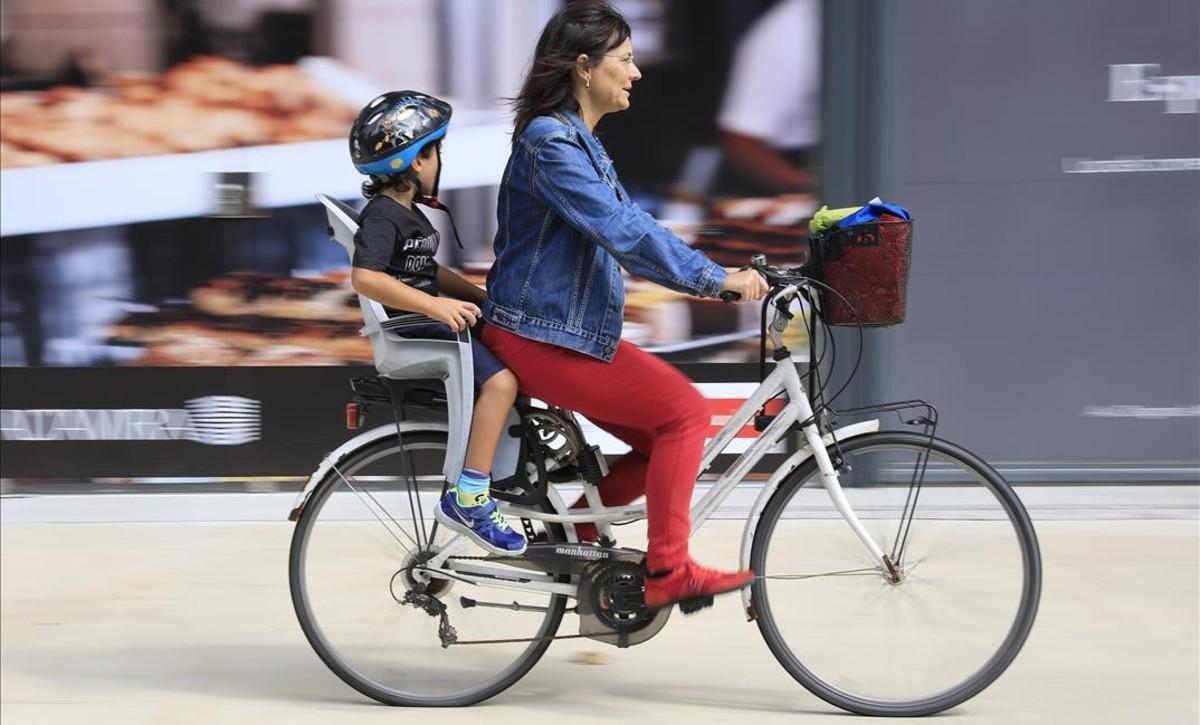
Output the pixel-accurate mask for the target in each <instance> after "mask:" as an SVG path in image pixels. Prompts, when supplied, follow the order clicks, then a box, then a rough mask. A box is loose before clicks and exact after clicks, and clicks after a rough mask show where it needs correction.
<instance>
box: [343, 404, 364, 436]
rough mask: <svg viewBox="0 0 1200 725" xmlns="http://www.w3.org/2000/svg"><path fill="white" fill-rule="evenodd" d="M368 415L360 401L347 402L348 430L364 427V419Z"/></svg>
mask: <svg viewBox="0 0 1200 725" xmlns="http://www.w3.org/2000/svg"><path fill="white" fill-rule="evenodd" d="M365 418H366V415H365V413H364V411H363V409H362V406H361V405H359V404H358V403H353V402H351V403H346V430H358V429H359V428H362V425H363V419H365Z"/></svg>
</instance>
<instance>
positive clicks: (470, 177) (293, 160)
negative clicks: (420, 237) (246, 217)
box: [0, 113, 512, 237]
mask: <svg viewBox="0 0 1200 725" xmlns="http://www.w3.org/2000/svg"><path fill="white" fill-rule="evenodd" d="M460 116H466V118H461V117H460ZM511 133H512V126H511V122H510V121H509V120H508V119H507V118H504V117H503V116H501V115H500V114H498V113H479V114H474V116H471V115H468V114H459V115H456V117H455V123H454V125H453V128H452V133H451V134H450V135H449V136H448V137H447V139H446V149H445V154H446V161H447V163H446V170H445V172H444V173H443V174H442V179H441V188H442V189H443V190H450V189H465V188H471V187H478V186H492V185H496V184H499V183H500V176H501V175H502V174H503V172H504V165H505V164H506V163H507V161H508V154H509V146H510V138H511ZM222 172H253V173H255V174H256V177H255V180H254V194H255V197H254V200H255V203H256V204H257V205H258V206H259V207H262V208H274V207H283V206H294V205H296V204H309V203H315V201H314V199H313V195H314V194H318V193H321V194H329V195H330V196H332V197H334V198H340V199H351V198H355V197H357V196H359V193H360V192H359V188H360V186H361V184H362V177H361V176H360V175H359V174H358V173H356V172H355V171H354V167H353V166H351V164H350V153H349V149H348V147H347V142H346V140H345V139H332V140H329V141H312V142H306V143H295V144H278V145H272V146H249V147H243V148H233V149H222V150H219V151H201V152H197V153H188V154H167V155H162V156H145V157H138V158H129V159H116V160H112V161H91V162H81V163H73V164H55V165H52V166H37V167H32V168H26V169H8V170H5V171H0V236H4V237H7V236H12V235H16V234H37V233H44V232H52V231H63V230H68V229H86V228H91V227H105V226H115V225H121V224H132V223H137V222H146V221H158V220H163V219H181V218H186V217H199V216H206V215H208V214H211V213H212V210H213V209H214V206H215V190H214V188H213V184H214V181H215V177H214V175H215V174H218V173H222Z"/></svg>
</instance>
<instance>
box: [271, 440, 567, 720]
mask: <svg viewBox="0 0 1200 725" xmlns="http://www.w3.org/2000/svg"><path fill="white" fill-rule="evenodd" d="M406 448H407V450H408V451H409V452H410V453H411V454H412V462H411V464H410V465H411V466H412V470H415V471H416V472H417V478H418V480H419V481H420V483H421V491H420V494H419V496H418V497H416V498H415V499H414V498H410V497H409V496H408V494H407V489H406V487H405V485H404V482H403V478H402V477H400V476H396V475H395V473H394V472H395V471H396V470H404V469H399V468H398V466H399V465H400V464H401V459H402V456H401V455H400V448H399V446H398V444H396V443H395V442H394V441H385V442H383V443H382V444H376V445H375V446H373V447H371V448H370V449H368V450H365V451H364V452H362V453H361V454H358V455H352V456H350V457H348V458H347V460H346V461H345V463H344V464H343V465H342V466H340V467H339V469H338V470H337V471H331V472H330V474H329V476H328V477H327V480H326V481H324V482H323V483H322V484H320V485H318V487H317V489H316V490H314V492H313V495H312V497H311V498H310V500H309V502H308V503H307V505H306V507H305V512H304V517H303V519H302V520H301V523H300V525H299V526H298V528H297V531H296V538H295V540H294V541H293V548H292V594H293V600H294V603H295V605H296V610H297V614H298V616H299V617H300V620H301V624H302V626H303V628H304V630H305V634H306V635H307V636H308V638H309V641H310V642H311V643H312V645H313V647H314V649H315V650H316V651H317V653H318V654H319V655H320V656H321V658H322V660H324V661H325V663H326V664H327V665H328V666H329V667H330V668H331V669H332V670H333V671H334V672H335V673H336V674H338V675H339V676H340V677H341V678H342V679H343V680H345V681H346V682H347V683H349V684H350V685H351V686H353V687H355V688H356V689H358V690H359V691H360V692H363V693H364V694H367V695H369V696H371V697H373V698H375V699H378V700H380V701H383V702H387V703H390V704H402V705H461V704H468V703H470V702H476V701H478V700H481V699H485V698H487V697H490V696H492V695H494V694H495V693H497V692H499V691H501V690H503V689H504V688H505V687H507V686H509V685H511V684H512V682H515V681H516V680H517V679H519V678H520V677H521V676H522V675H523V674H524V673H525V672H526V671H528V669H529V668H530V667H532V665H533V663H534V662H536V660H537V659H538V658H539V657H540V656H541V654H542V652H544V651H545V648H546V646H547V645H548V644H549V643H548V641H541V642H527V643H520V644H496V645H478V646H451V647H449V648H443V647H442V646H441V642H440V640H439V638H438V634H437V633H438V623H439V619H438V618H437V617H436V616H430V615H429V614H427V613H426V612H425V611H423V610H421V609H419V608H417V607H414V606H411V605H406V604H400V603H398V602H397V599H402V598H403V595H404V592H405V591H407V589H409V588H411V587H412V585H413V584H414V583H419V580H420V577H414V576H412V574H413V573H412V572H411V571H404V569H403V567H404V566H405V564H406V562H407V563H411V562H412V561H413V559H414V558H415V553H414V552H415V551H416V546H415V540H425V539H426V538H427V537H428V536H429V535H430V534H432V533H433V529H434V527H433V517H432V512H433V506H434V505H436V502H437V498H438V495H439V494H440V490H441V484H442V478H441V467H442V461H443V460H444V456H445V448H446V445H445V439H444V436H437V435H432V436H428V435H427V436H421V437H418V436H412V435H410V436H408V441H407V446H406ZM389 471H390V473H389ZM410 501H412V502H414V503H415V504H416V505H415V506H414V505H412V504H410ZM414 508H419V509H420V510H421V511H422V512H423V515H424V516H423V518H424V520H425V535H424V536H422V535H420V534H419V533H418V532H419V531H420V526H419V525H417V524H416V523H414V522H413V519H412V515H411V511H412V510H413V509H414ZM513 523H515V524H517V525H519V523H518V522H513ZM389 529H391V530H390V531H389ZM451 536H453V532H449V531H447V530H446V528H445V527H442V526H438V527H437V530H436V535H434V542H435V544H442V543H444V542H446V541H447V540H448V539H449V538H450V537H451ZM459 553H460V554H461V555H466V556H483V555H485V552H484V551H482V550H481V549H478V548H476V547H474V546H472V545H466V546H463V547H462V548H461V549H460V551H459ZM433 586H434V587H435V588H437V589H438V591H436V592H435V591H429V593H431V594H434V596H436V597H437V598H438V600H439V601H441V602H442V603H443V604H444V605H445V606H446V609H447V615H448V618H449V622H450V624H451V625H452V626H453V627H455V628H456V630H457V631H458V637H459V639H460V640H475V639H505V638H530V637H545V636H547V635H552V634H553V633H554V631H555V630H556V629H557V627H558V623H559V621H560V620H561V617H562V612H563V608H564V597H561V596H550V595H541V594H527V593H525V592H516V591H502V590H498V589H491V588H483V587H477V586H475V585H472V584H469V583H465V582H455V583H454V584H453V585H451V586H449V587H445V586H444V585H439V584H437V583H436V582H434V583H433ZM463 596H468V597H471V598H472V599H475V600H477V601H481V602H495V603H505V604H510V603H512V602H514V601H517V602H520V603H521V604H525V605H530V606H541V607H546V608H547V611H546V612H545V613H534V612H513V611H511V610H502V609H497V608H486V607H479V606H475V607H470V608H464V607H463V606H462V601H461V597H463Z"/></svg>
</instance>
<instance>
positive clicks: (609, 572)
mask: <svg viewBox="0 0 1200 725" xmlns="http://www.w3.org/2000/svg"><path fill="white" fill-rule="evenodd" d="M645 588H646V567H645V565H644V564H643V562H642V561H633V560H630V559H615V560H610V561H603V562H596V563H594V564H589V565H588V566H587V567H586V568H585V569H584V571H583V573H582V575H580V578H579V600H578V607H577V609H578V612H579V633H580V634H582V635H584V636H586V637H590V638H591V639H594V640H597V641H599V642H604V643H606V644H611V645H614V646H616V647H631V646H633V645H635V644H641V643H642V642H645V641H646V640H648V639H650V638H651V637H653V636H654V635H656V634H658V632H659V630H661V629H662V628H663V627H664V626H665V625H666V623H667V619H668V618H669V617H670V616H671V610H672V609H673V607H663V608H661V609H657V610H655V609H648V608H647V607H646V601H645Z"/></svg>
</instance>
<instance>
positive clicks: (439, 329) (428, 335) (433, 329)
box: [397, 322, 505, 385]
mask: <svg viewBox="0 0 1200 725" xmlns="http://www.w3.org/2000/svg"><path fill="white" fill-rule="evenodd" d="M483 325H484V323H483V322H480V323H479V324H477V325H475V326H474V327H472V328H471V367H472V370H473V371H474V373H475V384H476V385H483V384H484V383H485V382H487V380H488V378H490V377H492V376H493V375H495V374H496V373H498V372H500V371H501V370H504V369H505V368H504V363H502V362H500V359H499V358H497V357H496V356H495V355H493V354H492V351H491V350H489V349H487V348H486V347H485V346H484V344H483V343H482V342H480V341H479V334H480V333H481V332H483ZM397 333H398V334H399V335H400V336H401V337H409V338H421V339H425V340H457V339H458V335H456V334H455V333H454V330H451V329H450V326H449V325H443V324H440V323H432V322H431V323H429V324H427V325H413V326H411V327H405V328H403V329H401V330H397Z"/></svg>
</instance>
